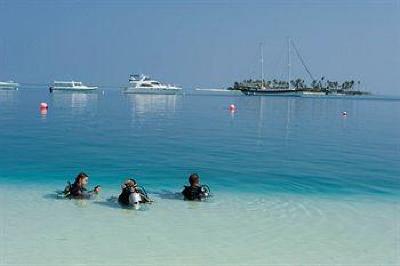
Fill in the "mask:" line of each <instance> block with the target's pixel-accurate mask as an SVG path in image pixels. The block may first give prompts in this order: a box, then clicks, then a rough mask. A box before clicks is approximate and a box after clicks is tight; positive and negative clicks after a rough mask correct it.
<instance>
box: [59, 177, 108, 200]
mask: <svg viewBox="0 0 400 266" xmlns="http://www.w3.org/2000/svg"><path fill="white" fill-rule="evenodd" d="M88 182H89V176H88V175H87V174H85V173H84V172H80V173H79V174H78V175H77V176H76V178H75V181H74V183H73V184H71V182H68V185H67V186H66V187H65V189H64V191H63V194H64V197H66V198H70V199H90V198H91V197H92V196H94V195H97V194H98V193H99V192H100V190H101V187H100V186H99V185H97V186H95V187H94V189H93V190H91V191H88V190H87V189H86V185H87V184H88Z"/></svg>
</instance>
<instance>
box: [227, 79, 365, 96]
mask: <svg viewBox="0 0 400 266" xmlns="http://www.w3.org/2000/svg"><path fill="white" fill-rule="evenodd" d="M360 84H361V82H360V81H354V80H345V81H343V82H339V81H332V80H328V79H325V77H322V78H321V79H319V80H313V81H312V82H311V83H309V84H306V82H305V81H304V79H301V78H297V79H293V80H291V81H290V86H289V82H288V81H287V80H277V79H273V80H261V79H259V80H252V79H248V80H243V81H241V82H235V83H234V84H233V87H229V88H228V90H239V91H241V92H243V93H244V94H246V95H264V94H279V95H281V94H282V95H288V94H290V95H292V94H304V95H346V96H355V95H370V93H369V92H367V91H363V90H361V89H360Z"/></svg>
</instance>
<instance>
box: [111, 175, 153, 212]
mask: <svg viewBox="0 0 400 266" xmlns="http://www.w3.org/2000/svg"><path fill="white" fill-rule="evenodd" d="M121 189H122V191H121V194H120V195H119V197H118V202H119V204H121V205H122V206H125V207H135V208H136V209H138V208H139V207H140V206H139V205H140V203H152V202H153V201H152V200H151V199H150V198H149V197H148V195H147V192H146V190H145V189H144V188H143V187H140V186H139V185H138V184H137V183H136V180H135V179H133V178H129V179H127V180H126V181H125V182H124V183H123V184H122V185H121Z"/></svg>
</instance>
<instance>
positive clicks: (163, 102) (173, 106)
mask: <svg viewBox="0 0 400 266" xmlns="http://www.w3.org/2000/svg"><path fill="white" fill-rule="evenodd" d="M182 97H183V96H182V95H148V94H141V95H139V94H128V95H126V98H127V99H128V101H129V104H130V106H131V107H130V108H131V113H132V115H133V119H134V120H137V119H139V120H144V119H147V118H149V117H151V115H156V116H164V115H169V114H173V113H175V112H176V110H177V106H179V104H180V102H181V100H182Z"/></svg>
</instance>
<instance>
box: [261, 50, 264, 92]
mask: <svg viewBox="0 0 400 266" xmlns="http://www.w3.org/2000/svg"><path fill="white" fill-rule="evenodd" d="M260 53H261V89H263V88H264V47H263V43H260Z"/></svg>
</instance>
